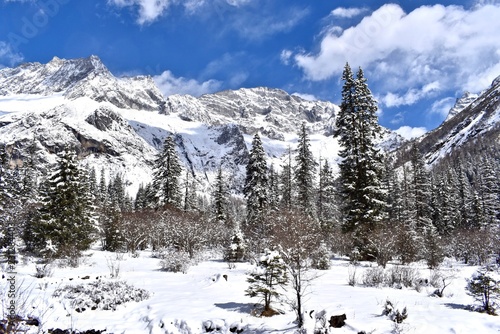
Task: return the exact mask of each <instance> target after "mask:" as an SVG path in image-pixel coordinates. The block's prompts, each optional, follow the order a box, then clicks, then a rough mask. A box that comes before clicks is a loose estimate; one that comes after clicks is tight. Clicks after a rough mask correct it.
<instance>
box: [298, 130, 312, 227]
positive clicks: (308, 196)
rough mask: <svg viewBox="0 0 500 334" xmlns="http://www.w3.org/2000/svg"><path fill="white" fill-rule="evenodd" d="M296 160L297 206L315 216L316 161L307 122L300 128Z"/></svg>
mask: <svg viewBox="0 0 500 334" xmlns="http://www.w3.org/2000/svg"><path fill="white" fill-rule="evenodd" d="M295 162H296V164H295V170H294V181H295V184H296V188H297V201H296V203H297V206H298V208H299V209H300V210H303V212H307V214H308V215H310V216H311V217H314V216H315V212H314V208H315V205H314V204H315V203H314V189H315V185H314V174H315V170H316V161H315V160H314V156H313V154H312V152H311V144H310V142H309V135H308V133H307V129H306V125H305V123H302V127H301V129H300V133H299V142H298V146H297V155H296V157H295Z"/></svg>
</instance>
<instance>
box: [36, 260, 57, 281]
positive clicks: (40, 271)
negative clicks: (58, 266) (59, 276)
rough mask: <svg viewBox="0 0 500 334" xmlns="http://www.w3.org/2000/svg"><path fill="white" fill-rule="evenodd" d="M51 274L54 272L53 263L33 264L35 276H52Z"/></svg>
mask: <svg viewBox="0 0 500 334" xmlns="http://www.w3.org/2000/svg"><path fill="white" fill-rule="evenodd" d="M53 274H54V265H53V263H44V264H37V265H36V266H35V277H36V278H44V277H52V275H53Z"/></svg>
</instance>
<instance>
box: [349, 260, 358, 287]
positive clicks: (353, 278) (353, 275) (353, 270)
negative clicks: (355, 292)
mask: <svg viewBox="0 0 500 334" xmlns="http://www.w3.org/2000/svg"><path fill="white" fill-rule="evenodd" d="M347 275H348V276H347V284H349V285H350V286H356V284H358V277H357V267H356V266H355V265H349V267H348V268H347Z"/></svg>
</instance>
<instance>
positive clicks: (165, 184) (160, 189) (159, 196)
mask: <svg viewBox="0 0 500 334" xmlns="http://www.w3.org/2000/svg"><path fill="white" fill-rule="evenodd" d="M181 172H182V168H181V164H180V162H179V157H178V156H177V152H176V150H175V142H174V140H173V138H172V137H171V136H168V137H167V138H166V139H165V143H164V144H163V149H162V151H161V152H160V153H159V154H158V157H157V158H156V160H155V168H154V173H153V189H154V190H155V192H156V193H155V199H156V204H157V207H159V206H163V205H167V204H168V205H173V206H175V207H181V192H180V187H179V178H180V175H181Z"/></svg>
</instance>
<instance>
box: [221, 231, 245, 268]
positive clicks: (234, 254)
mask: <svg viewBox="0 0 500 334" xmlns="http://www.w3.org/2000/svg"><path fill="white" fill-rule="evenodd" d="M245 252H246V245H245V239H244V237H243V233H242V232H241V231H240V230H239V229H237V230H236V231H234V233H233V234H232V236H231V240H230V243H229V245H228V246H227V248H226V250H225V253H224V260H226V261H227V262H238V261H242V260H243V259H244V258H245Z"/></svg>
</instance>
